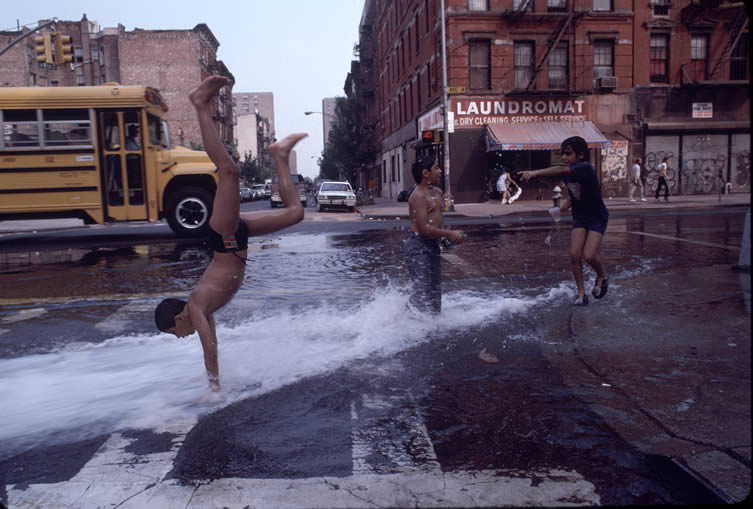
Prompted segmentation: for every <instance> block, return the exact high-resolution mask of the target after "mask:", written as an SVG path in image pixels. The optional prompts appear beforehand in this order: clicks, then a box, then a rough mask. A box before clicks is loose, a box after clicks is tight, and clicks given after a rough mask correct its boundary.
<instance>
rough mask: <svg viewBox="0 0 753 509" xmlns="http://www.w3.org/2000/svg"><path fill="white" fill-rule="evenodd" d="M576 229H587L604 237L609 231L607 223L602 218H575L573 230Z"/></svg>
mask: <svg viewBox="0 0 753 509" xmlns="http://www.w3.org/2000/svg"><path fill="white" fill-rule="evenodd" d="M576 228H585V229H586V230H591V231H592V232H597V233H601V234H602V235H604V232H606V231H607V221H606V220H604V219H601V218H591V217H573V230H574V229H576Z"/></svg>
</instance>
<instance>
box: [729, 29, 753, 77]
mask: <svg viewBox="0 0 753 509" xmlns="http://www.w3.org/2000/svg"><path fill="white" fill-rule="evenodd" d="M729 79H731V80H747V79H749V76H748V34H747V33H745V34H742V35H741V36H740V39H739V40H738V41H737V46H735V49H734V50H732V53H731V54H730V56H729Z"/></svg>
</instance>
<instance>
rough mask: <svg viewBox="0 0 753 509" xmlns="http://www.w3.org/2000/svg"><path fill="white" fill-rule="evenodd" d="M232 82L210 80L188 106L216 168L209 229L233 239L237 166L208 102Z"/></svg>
mask: <svg viewBox="0 0 753 509" xmlns="http://www.w3.org/2000/svg"><path fill="white" fill-rule="evenodd" d="M232 85H233V82H232V81H231V80H230V79H229V78H226V77H224V76H210V77H208V78H207V79H205V80H204V81H202V82H201V84H200V85H199V86H198V87H197V88H195V89H194V90H193V91H192V92H191V93H190V95H189V98H190V99H191V103H192V104H193V106H194V108H196V113H197V114H198V116H199V127H200V129H201V140H202V142H203V143H204V148H205V149H206V151H207V154H208V155H209V158H210V159H211V160H212V162H213V163H214V164H215V166H217V172H218V175H219V183H218V184H217V192H216V193H215V195H214V203H213V205H212V217H211V218H210V220H209V226H211V227H212V229H213V230H214V231H216V232H217V233H219V234H220V235H233V234H235V231H236V230H237V229H238V217H239V215H240V207H241V202H240V184H239V182H238V179H239V176H240V171H239V169H238V165H237V164H235V161H233V159H232V158H231V157H230V154H228V153H227V150H225V145H224V144H223V143H222V140H221V139H220V135H219V133H218V132H217V128H216V126H215V124H214V120H212V115H213V111H212V110H213V107H212V99H213V97H214V96H215V95H216V94H217V93H218V92H219V90H220V89H221V88H222V87H224V86H228V87H230V86H232Z"/></svg>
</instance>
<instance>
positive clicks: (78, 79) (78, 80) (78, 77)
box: [76, 74, 86, 87]
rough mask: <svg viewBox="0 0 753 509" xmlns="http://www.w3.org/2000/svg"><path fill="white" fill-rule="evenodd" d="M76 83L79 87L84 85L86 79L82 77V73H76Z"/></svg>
mask: <svg viewBox="0 0 753 509" xmlns="http://www.w3.org/2000/svg"><path fill="white" fill-rule="evenodd" d="M76 85H78V86H79V87H82V86H84V85H86V80H85V79H84V75H83V74H77V75H76Z"/></svg>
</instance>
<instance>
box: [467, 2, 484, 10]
mask: <svg viewBox="0 0 753 509" xmlns="http://www.w3.org/2000/svg"><path fill="white" fill-rule="evenodd" d="M468 10H469V11H488V10H489V0H468Z"/></svg>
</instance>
